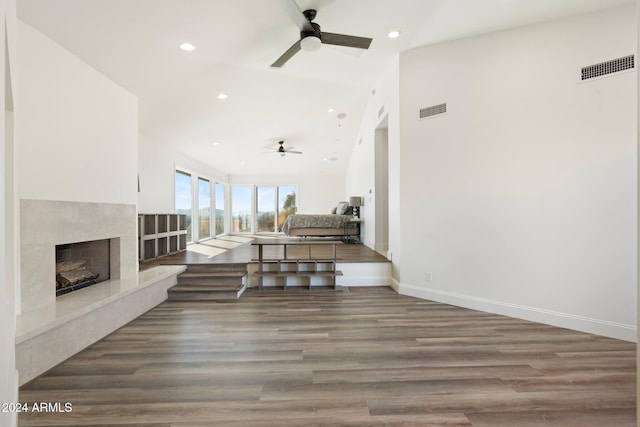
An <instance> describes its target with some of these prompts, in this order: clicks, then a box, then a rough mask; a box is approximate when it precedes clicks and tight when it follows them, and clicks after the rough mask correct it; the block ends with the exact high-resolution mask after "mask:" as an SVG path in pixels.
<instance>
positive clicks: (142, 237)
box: [138, 214, 187, 261]
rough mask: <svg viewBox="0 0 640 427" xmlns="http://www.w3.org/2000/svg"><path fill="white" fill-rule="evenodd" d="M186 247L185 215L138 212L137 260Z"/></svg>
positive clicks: (178, 250)
mask: <svg viewBox="0 0 640 427" xmlns="http://www.w3.org/2000/svg"><path fill="white" fill-rule="evenodd" d="M186 249H187V216H186V215H183V214H138V260H139V261H151V260H154V259H157V258H160V257H163V256H166V255H170V254H174V253H176V252H180V251H184V250H186Z"/></svg>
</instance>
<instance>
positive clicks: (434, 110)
mask: <svg viewBox="0 0 640 427" xmlns="http://www.w3.org/2000/svg"><path fill="white" fill-rule="evenodd" d="M446 112H447V104H446V103H444V104H438V105H432V106H431V107H425V108H422V109H420V118H421V119H426V118H427V117H433V116H437V115H439V114H444V113H446Z"/></svg>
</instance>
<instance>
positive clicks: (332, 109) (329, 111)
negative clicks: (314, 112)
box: [327, 108, 336, 113]
mask: <svg viewBox="0 0 640 427" xmlns="http://www.w3.org/2000/svg"><path fill="white" fill-rule="evenodd" d="M334 111H336V110H335V109H334V108H329V109H328V110H327V113H333V112H334Z"/></svg>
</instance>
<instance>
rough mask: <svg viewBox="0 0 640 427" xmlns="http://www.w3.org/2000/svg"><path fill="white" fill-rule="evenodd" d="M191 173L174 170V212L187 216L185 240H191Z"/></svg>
mask: <svg viewBox="0 0 640 427" xmlns="http://www.w3.org/2000/svg"><path fill="white" fill-rule="evenodd" d="M191 189H192V183H191V175H190V174H188V173H186V172H182V171H176V213H178V214H184V215H186V216H187V242H193V234H192V231H191V215H192V211H193V195H192V194H193V193H192V192H191Z"/></svg>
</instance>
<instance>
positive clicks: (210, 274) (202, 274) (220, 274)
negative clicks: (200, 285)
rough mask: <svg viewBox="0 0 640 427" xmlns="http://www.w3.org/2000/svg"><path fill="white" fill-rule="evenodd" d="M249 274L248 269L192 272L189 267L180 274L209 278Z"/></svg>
mask: <svg viewBox="0 0 640 427" xmlns="http://www.w3.org/2000/svg"><path fill="white" fill-rule="evenodd" d="M246 275H247V272H246V270H245V271H207V272H191V271H189V269H187V271H185V272H184V273H182V274H180V277H184V278H197V279H200V278H203V277H209V278H214V279H215V278H223V279H226V278H231V277H239V278H243V277H244V276H246Z"/></svg>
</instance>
